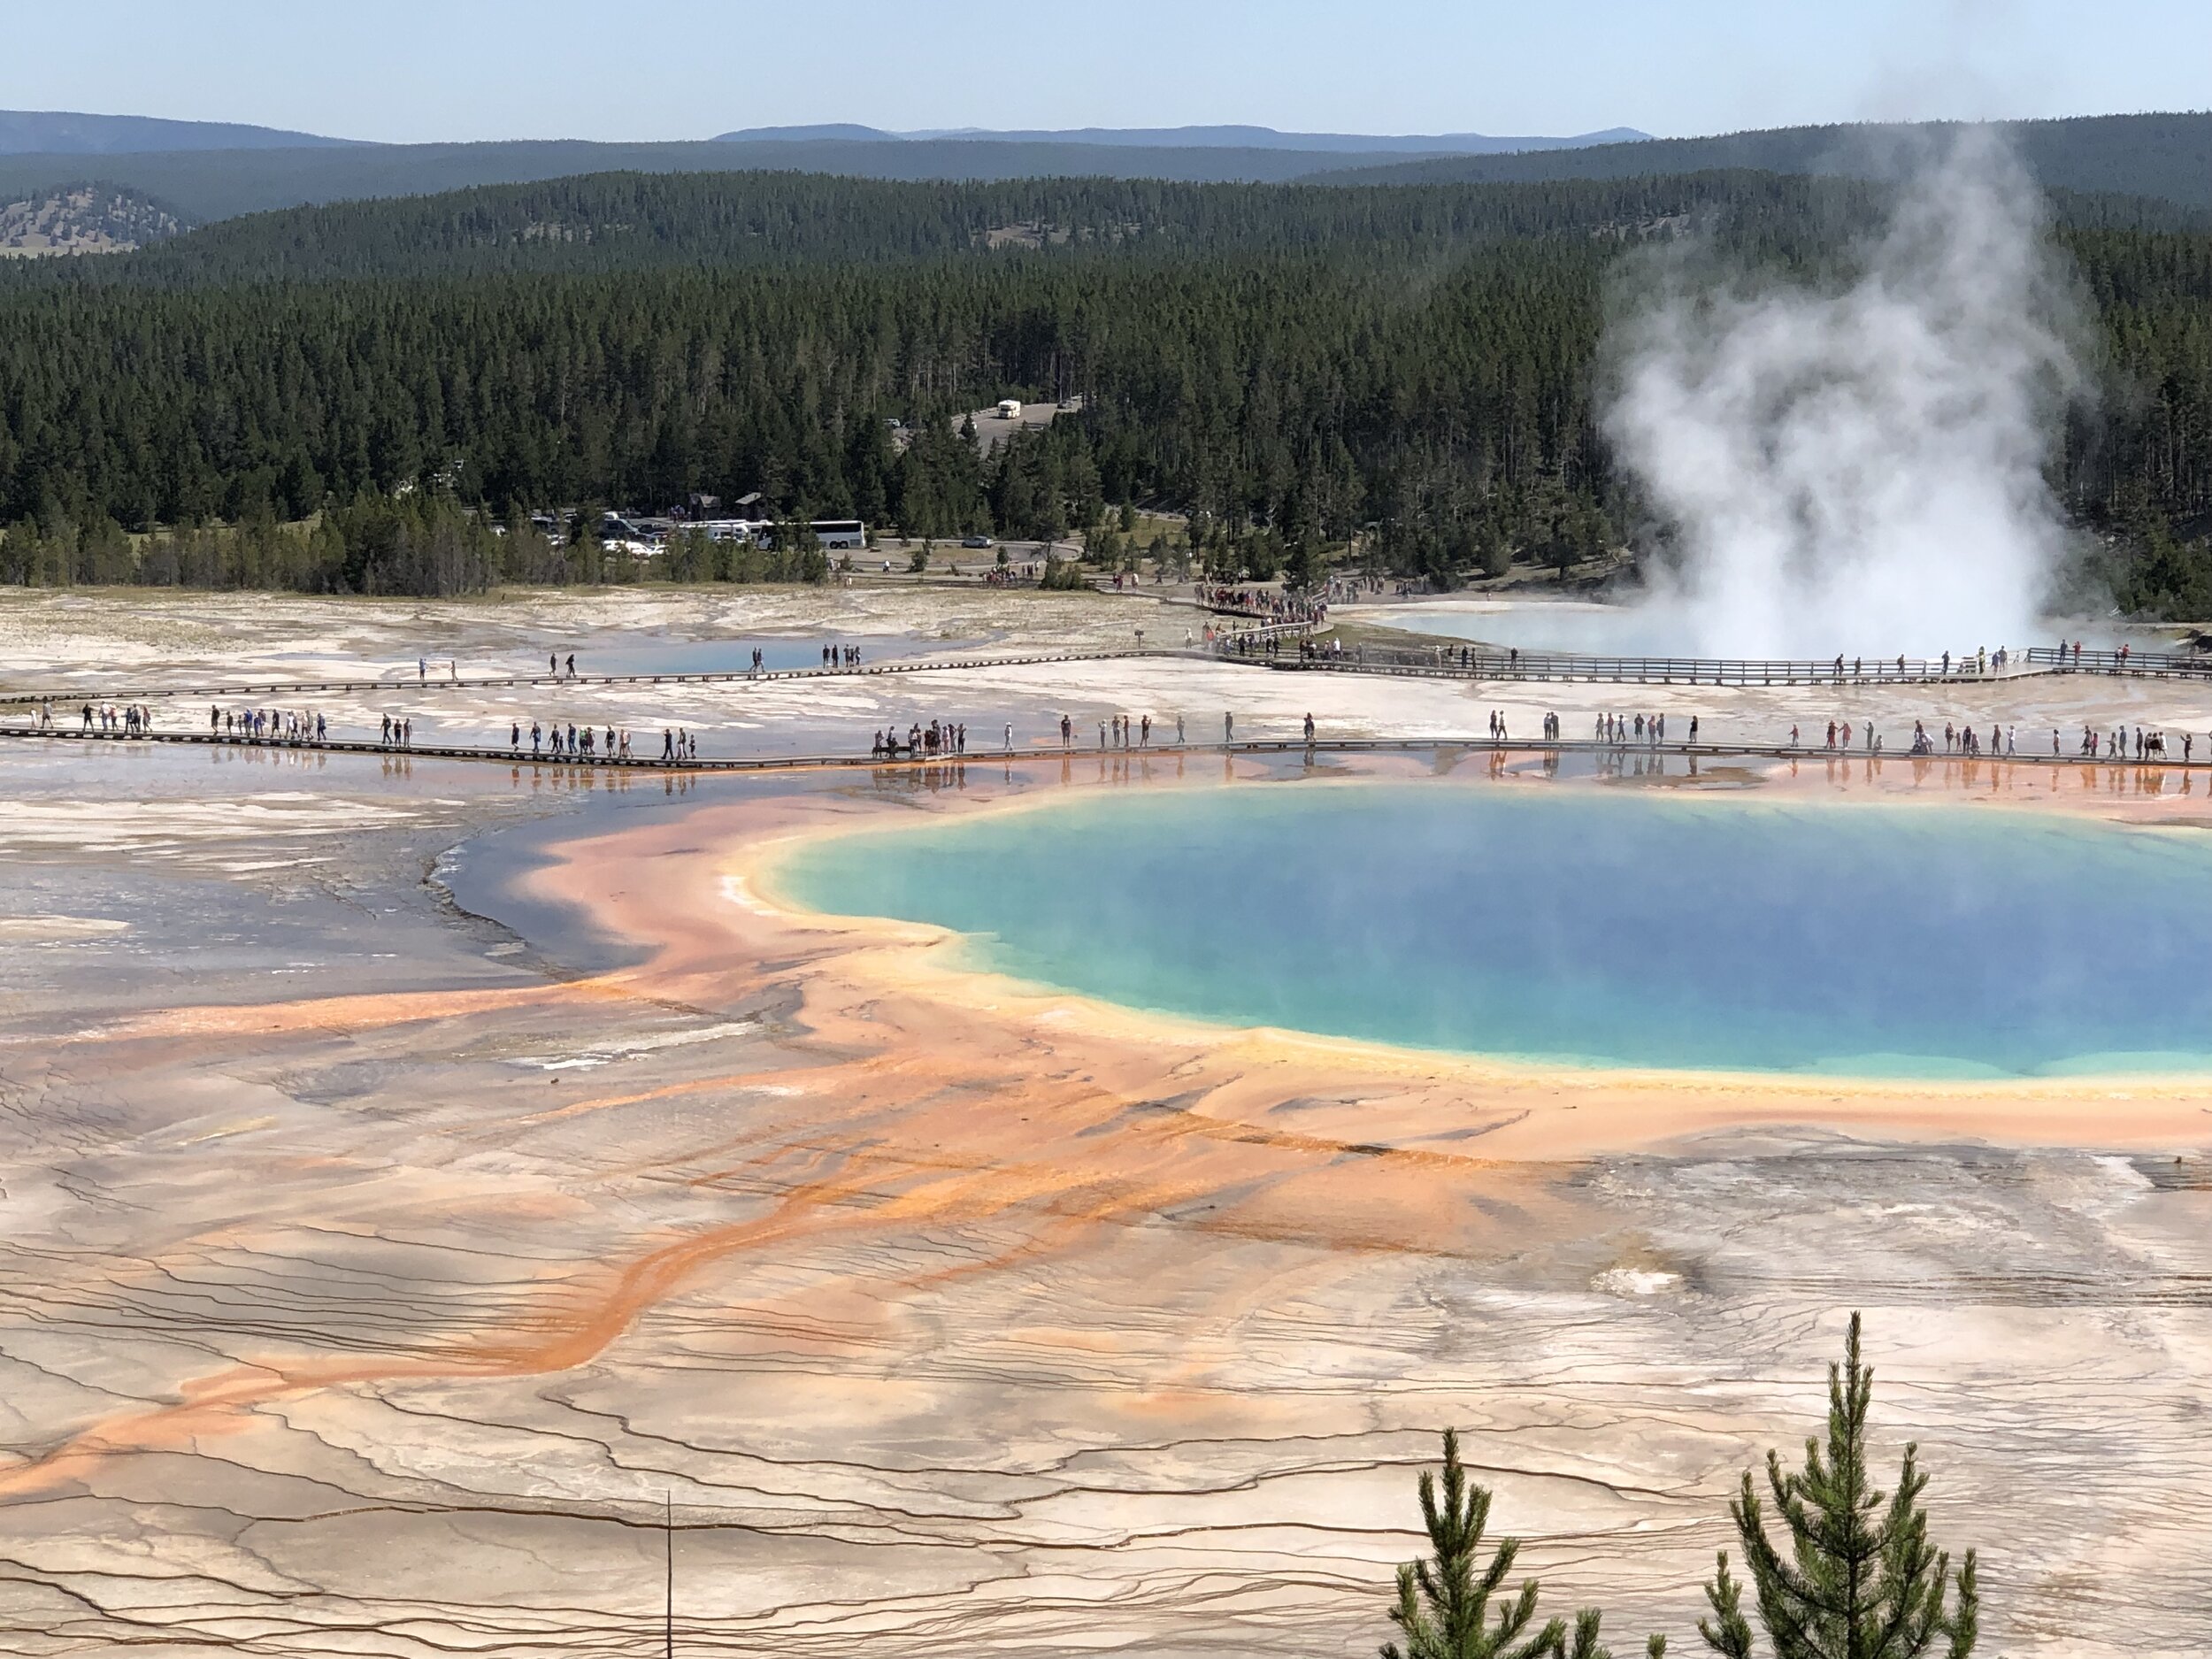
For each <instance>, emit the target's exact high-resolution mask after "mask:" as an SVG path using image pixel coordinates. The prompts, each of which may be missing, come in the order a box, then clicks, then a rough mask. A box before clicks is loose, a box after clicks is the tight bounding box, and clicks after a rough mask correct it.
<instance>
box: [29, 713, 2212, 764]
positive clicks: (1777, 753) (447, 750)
mask: <svg viewBox="0 0 2212 1659" xmlns="http://www.w3.org/2000/svg"><path fill="white" fill-rule="evenodd" d="M0 738H7V739H14V740H16V741H19V742H28V743H79V744H111V745H116V746H119V747H124V748H130V747H134V746H144V745H149V744H165V745H172V746H178V745H181V746H186V747H191V748H198V749H240V750H246V749H259V750H272V749H280V750H285V751H288V752H290V753H295V754H301V755H309V754H319V755H374V756H379V757H384V758H395V757H397V758H407V759H421V760H459V761H473V762H480V763H486V764H496V765H503V766H510V767H523V766H530V767H539V768H548V769H551V768H557V769H561V770H564V771H569V772H579V771H603V772H684V773H690V774H699V773H711V772H818V771H824V770H844V771H865V770H893V769H915V768H921V769H926V768H929V767H933V766H964V765H975V766H982V765H995V766H1002V765H1014V764H1035V763H1043V762H1050V761H1058V760H1083V759H1086V758H1090V757H1096V758H1098V759H1101V760H1131V759H1135V760H1144V759H1148V758H1163V759H1167V758H1176V757H1192V756H1222V757H1233V756H1239V755H1250V756H1281V755H1316V756H1317V755H1325V754H1326V755H1393V754H1398V755H1403V754H1417V755H1433V756H1447V755H1479V756H1484V757H1499V758H1502V759H1505V760H1543V759H1545V758H1548V757H1561V758H1564V757H1595V758H1596V759H1598V760H1599V761H1601V762H1610V763H1617V764H1627V763H1630V762H1632V761H1650V760H1658V759H1674V760H1684V761H1689V762H1701V761H1713V760H1718V761H1726V760H1738V759H1753V760H1796V761H1832V762H1841V763H1845V764H1853V763H1858V762H1875V763H1878V764H1886V765H1905V766H1936V765H1944V766H1968V765H1970V766H2037V767H2051V766H2059V767H2065V766H2085V767H2098V766H2108V767H2128V768H2131V769H2133V770H2135V771H2139V772H2165V771H2174V772H2184V771H2185V772H2200V771H2203V770H2206V769H2207V768H2212V744H2208V746H2207V748H2208V758H2206V759H2204V760H2193V761H2184V760H2180V759H2177V758H2164V757H2153V758H2148V759H2142V760H2131V759H2128V758H2127V757H2124V756H2123V757H2099V758H2093V757H2089V756H2085V755H2003V756H1998V755H1962V754H1948V755H1947V754H1942V753H1940V752H1939V753H1936V754H1932V755H1913V754H1910V753H1909V752H1907V751H1905V750H1902V749H1892V750H1887V751H1885V752H1883V753H1881V754H1874V753H1871V752H1870V751H1868V750H1866V749H1825V748H1820V747H1806V746H1803V745H1799V746H1797V747H1792V746H1791V745H1789V744H1787V743H1697V744H1689V743H1658V744H1651V743H1608V742H1601V741H1596V740H1594V739H1587V738H1584V739H1562V740H1560V741H1555V742H1531V741H1519V740H1515V739H1512V738H1507V739H1504V740H1503V741H1499V740H1496V739H1493V738H1486V737H1482V738H1478V737H1402V738H1396V737H1339V738H1316V739H1315V740H1313V741H1311V742H1308V741H1306V740H1304V739H1303V738H1300V737H1286V738H1252V739H1239V740H1237V741H1234V742H1230V743H1181V744H1177V743H1153V744H1149V745H1143V746H1138V745H1131V746H1129V747H1126V748H1124V747H1121V746H1118V745H1109V746H1105V747H1097V746H1093V747H1085V746H1083V745H1081V744H1071V745H1069V746H1067V747H1065V748H1060V747H1049V748H1033V749H985V750H971V751H969V752H968V753H966V754H957V755H956V754H945V755H935V756H924V757H907V756H902V757H899V758H897V759H895V760H887V759H883V758H881V757H875V756H870V755H864V754H858V755H848V754H784V755H778V754H761V755H745V756H735V757H709V756H702V757H699V758H698V759H696V760H664V759H662V758H660V757H657V756H635V757H630V758H627V759H609V758H607V757H605V756H597V757H594V756H588V755H580V756H573V757H571V756H566V755H549V754H537V755H534V754H532V753H531V752H530V751H529V750H528V749H502V748H498V747H496V746H480V745H471V744H461V743H380V742H375V741H356V740H351V739H340V738H331V739H328V740H326V741H321V742H314V741H296V742H295V741H284V740H282V739H278V738H246V737H235V736H220V735H210V734H209V733H205V732H190V731H178V732H159V731H157V732H151V733H123V732H104V731H99V730H93V731H89V732H87V731H82V730H64V729H62V728H61V727H59V726H57V727H56V728H55V729H54V730H52V731H50V732H41V731H39V730H37V729H36V727H35V726H22V725H16V724H12V723H0Z"/></svg>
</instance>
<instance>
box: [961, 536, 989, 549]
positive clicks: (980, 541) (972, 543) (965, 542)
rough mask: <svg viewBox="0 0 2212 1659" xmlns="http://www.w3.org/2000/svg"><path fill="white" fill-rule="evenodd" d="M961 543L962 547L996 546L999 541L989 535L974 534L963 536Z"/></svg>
mask: <svg viewBox="0 0 2212 1659" xmlns="http://www.w3.org/2000/svg"><path fill="white" fill-rule="evenodd" d="M960 545H961V546H962V547H996V546H997V545H998V543H997V542H995V541H992V540H991V538H990V537H989V536H987V535H972V536H964V537H962V538H961V541H960Z"/></svg>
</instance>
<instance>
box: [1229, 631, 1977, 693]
mask: <svg viewBox="0 0 2212 1659" xmlns="http://www.w3.org/2000/svg"><path fill="white" fill-rule="evenodd" d="M1222 649H1223V650H1224V651H1225V654H1226V655H1228V656H1231V657H1239V658H1241V659H1246V660H1250V661H1254V662H1263V663H1264V664H1266V665H1267V666H1268V667H1270V668H1284V669H1311V670H1319V671H1323V672H1343V673H1369V674H1378V673H1379V674H1409V675H1422V676H1438V675H1442V676H1448V677H1451V678H1455V679H1467V680H1610V681H1617V682H1619V683H1621V684H1624V685H1628V684H1632V685H1659V686H1677V685H1681V686H1866V685H1878V684H1890V685H1910V684H1915V683H1924V682H1930V681H1940V680H1993V679H1995V678H1996V677H1997V676H1998V675H1999V674H2000V673H2012V672H2019V664H2018V663H2017V662H2016V661H2013V662H2008V664H2006V666H2005V667H2004V668H2002V669H2000V668H1998V667H1997V666H1996V665H1995V664H1992V665H1991V666H1990V667H1989V668H1988V669H1987V670H1981V669H1978V667H1977V666H1976V664H1975V662H1974V660H1973V659H1971V658H1959V657H1954V658H1952V659H1950V660H1949V661H1948V662H1946V661H1945V660H1944V659H1942V658H1940V657H1883V658H1874V657H1843V658H1840V659H1838V658H1835V657H1830V658H1828V659H1827V660H1826V661H1824V662H1805V661H1789V660H1786V659H1781V658H1760V657H1586V656H1578V655H1572V654H1569V653H1564V652H1557V651H1512V650H1506V651H1501V650H1497V649H1494V648H1491V647H1487V646H1484V647H1476V646H1460V645H1439V646H1434V647H1432V648H1429V649H1406V648H1403V647H1395V646H1392V647H1380V646H1373V645H1368V646H1360V647H1355V648H1352V649H1346V650H1343V651H1333V650H1329V651H1317V652H1315V653H1313V654H1311V655H1310V656H1301V655H1299V654H1297V653H1296V652H1295V651H1292V650H1282V651H1276V652H1268V651H1264V650H1259V649H1240V648H1239V645H1238V642H1237V641H1235V640H1234V639H1232V640H1229V641H1225V642H1224V643H1223V646H1222Z"/></svg>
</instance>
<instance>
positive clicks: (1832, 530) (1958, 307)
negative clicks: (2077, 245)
mask: <svg viewBox="0 0 2212 1659" xmlns="http://www.w3.org/2000/svg"><path fill="white" fill-rule="evenodd" d="M2042 215H2043V205H2042V198H2041V196H2039V193H2038V192H2037V190H2036V188H2035V187H2034V185H2033V184H2032V181H2031V180H2029V179H2028V178H2027V176H2026V175H2025V173H2024V172H2023V171H2022V170H2021V168H2020V166H2019V165H2018V164H2017V162H2016V161H2015V160H2014V159H2013V157H2011V156H2010V154H2009V153H2008V151H2006V150H2004V148H2003V147H2002V146H2001V144H2000V143H1999V142H1997V141H1996V140H1995V139H1994V138H1993V137H1992V136H1990V135H1989V134H1987V133H1986V131H1985V130H1977V129H1964V130H1962V134H1961V135H1960V136H1959V138H1958V139H1957V140H1956V141H1955V142H1954V144H1953V145H1952V146H1951V148H1950V149H1949V150H1947V152H1946V153H1944V154H1943V155H1941V156H1940V157H1937V158H1935V159H1934V160H1932V162H1931V163H1930V164H1929V165H1925V166H1924V167H1923V168H1921V169H1919V170H1918V171H1917V172H1916V173H1915V175H1914V176H1913V177H1912V178H1910V179H1909V180H1908V182H1907V183H1906V184H1905V186H1904V187H1903V188H1902V190H1901V193H1900V195H1899V197H1898V199H1897V202H1896V205H1895V207H1894V210H1893V215H1892V218H1891V221H1890V223H1889V226H1888V227H1887V229H1886V231H1885V233H1884V234H1882V236H1881V237H1880V239H1879V240H1878V242H1875V243H1874V244H1873V245H1871V246H1870V248H1868V249H1867V250H1864V258H1863V263H1862V265H1860V266H1859V267H1858V270H1859V274H1858V275H1857V277H1856V278H1855V280H1853V281H1852V282H1851V283H1850V285H1849V286H1847V287H1844V288H1830V289H1813V288H1803V287H1786V286H1785V287H1774V286H1770V287H1767V288H1764V289H1763V290H1753V289H1748V288H1744V287H1742V286H1740V285H1737V286H1732V287H1726V288H1712V287H1705V288H1699V287H1697V286H1696V285H1694V284H1693V283H1691V282H1690V281H1689V280H1687V279H1686V277H1685V276H1684V275H1683V274H1682V273H1681V271H1680V268H1679V267H1677V268H1675V269H1674V270H1672V271H1671V272H1670V273H1666V274H1665V275H1663V277H1662V279H1661V280H1660V282H1659V284H1658V289H1657V293H1656V296H1655V297H1654V298H1652V299H1651V300H1649V301H1648V303H1645V304H1643V305H1642V306H1641V307H1640V309H1638V310H1637V311H1635V312H1634V314H1633V315H1632V317H1631V318H1630V319H1628V320H1626V321H1625V322H1624V324H1622V326H1621V327H1620V330H1619V331H1618V333H1617V338H1616V342H1615V344H1616V347H1617V356H1616V371H1617V378H1616V392H1615V396H1614V399H1613V402H1612V403H1611V406H1610V408H1609V411H1608V414H1607V418H1606V425H1607V430H1608V432H1609V435H1610V436H1611V438H1612V440H1613V442H1614V443H1615V445H1616V448H1617V453H1618V455H1619V456H1620V457H1621V458H1622V460H1623V461H1624V463H1625V465H1627V467H1628V468H1629V470H1630V471H1631V472H1632V473H1633V474H1634V475H1635V476H1636V478H1637V479H1638V480H1639V481H1640V484H1641V486H1642V488H1643V490H1644V493H1645V495H1646V497H1647V499H1648V501H1649V502H1650V503H1652V505H1653V506H1654V507H1655V510H1656V511H1657V512H1658V513H1659V515H1660V516H1661V518H1663V520H1664V521H1666V522H1667V523H1668V524H1669V525H1670V526H1671V527H1672V529H1673V531H1674V542H1675V547H1676V549H1677V550H1678V555H1679V557H1678V559H1676V560H1675V561H1672V562H1671V563H1669V564H1668V565H1666V566H1665V567H1664V568H1663V569H1662V570H1660V571H1659V572H1658V573H1657V574H1656V575H1655V578H1654V580H1653V585H1652V591H1651V594H1650V596H1649V598H1648V600H1647V623H1648V624H1649V625H1651V627H1652V631H1654V632H1657V631H1658V630H1659V628H1660V627H1661V626H1663V627H1664V632H1665V633H1666V634H1668V635H1670V636H1671V637H1672V638H1673V639H1676V640H1678V641H1680V644H1679V645H1678V646H1677V647H1675V649H1691V650H1694V651H1696V652H1697V653H1698V654H1700V655H1702V656H1729V657H1742V656H1758V657H1828V656H1832V655H1833V654H1834V653H1836V652H1838V651H1844V652H1847V653H1851V654H1854V655H1856V654H1861V653H1863V654H1865V655H1866V656H1868V657H1876V656H1893V655H1895V654H1896V653H1898V652H1901V651H1902V652H1908V653H1910V654H1912V655H1916V656H1918V655H1930V656H1932V655H1934V654H1935V653H1936V652H1938V651H1940V650H1944V649H1949V650H1952V651H1960V650H1971V649H1974V648H1975V647H1977V646H1980V645H1987V646H1990V647H1992V648H1994V647H1996V646H1998V645H2001V644H2008V645H2012V646H2015V647H2017V646H2019V645H2021V644H2024V643H2026V642H2028V641H2030V640H2031V639H2032V638H2034V637H2035V636H2036V635H2037V634H2038V633H2039V628H2038V626H2037V624H2038V619H2039V617H2040V616H2041V615H2042V614H2043V610H2044V605H2045V603H2046V602H2047V599H2048V597H2049V595H2050V593H2051V589H2052V587H2053V583H2054V580H2055V577H2056V574H2057V572H2058V570H2059V567H2060V565H2061V563H2062V557H2063V555H2064V552H2065V546H2066V531H2065V526H2064V524H2063V521H2062V518H2061V516H2060V513H2059V511H2058V506H2057V503H2055V501H2054V500H2053V499H2052V497H2051V493H2050V490H2049V488H2047V485H2046V484H2045V482H2044V476H2043V463H2044V460H2045V458H2046V457H2047V454H2048V453H2049V451H2050V447H2051V444H2052V442H2053V441H2054V439H2055V434H2056V431H2057V427H2058V417H2059V414H2060V412H2061V411H2062V408H2063V405H2064V402H2065V400H2066V399H2067V398H2068V397H2070V396H2075V395H2077V394H2078V391H2079V388H2081V387H2082V386H2083V384H2084V383H2085V382H2084V378H2083V376H2082V375H2081V374H2080V373H2079V372H2078V369H2077V367H2076V365H2075V358H2074V356H2073V354H2072V352H2071V351H2070V349H2069V345H2070V340H2071V338H2072V337H2073V333H2074V323H2075V318H2076V316H2077V307H2076V306H2075V303H2074V302H2073V289H2072V286H2071V282H2070V275H2069V273H2068V271H2067V270H2066V268H2065V267H2064V266H2063V265H2062V263H2061V262H2060V260H2059V257H2058V255H2057V254H2056V252H2055V250H2053V249H2052V248H2051V247H2050V245H2049V242H2048V240H2047V237H2046V235H2045V234H2044V231H2045V227H2044V223H2043V217H2042Z"/></svg>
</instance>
